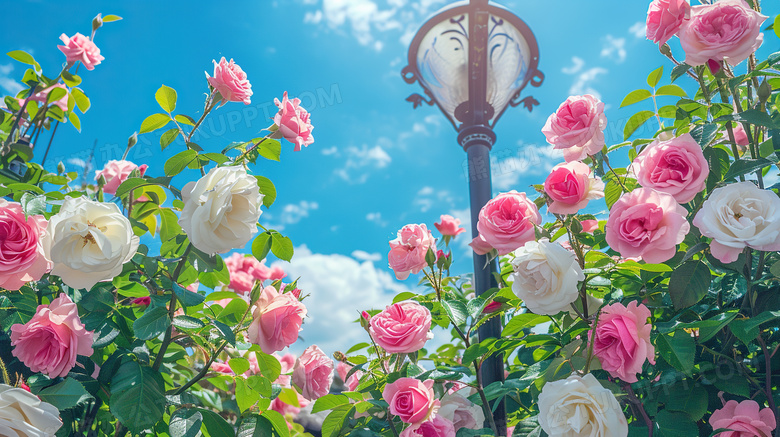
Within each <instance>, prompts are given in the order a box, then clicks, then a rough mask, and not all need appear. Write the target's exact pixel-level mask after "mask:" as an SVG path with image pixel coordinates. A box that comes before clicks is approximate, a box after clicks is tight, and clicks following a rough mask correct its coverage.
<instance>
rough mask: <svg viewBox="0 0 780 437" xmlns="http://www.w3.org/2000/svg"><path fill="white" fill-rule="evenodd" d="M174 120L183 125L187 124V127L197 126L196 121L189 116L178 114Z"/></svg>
mask: <svg viewBox="0 0 780 437" xmlns="http://www.w3.org/2000/svg"><path fill="white" fill-rule="evenodd" d="M173 119H174V120H176V121H178V122H179V123H181V124H186V125H187V126H195V120H193V119H192V117H190V116H189V115H184V114H177V115H176V116H175V117H173Z"/></svg>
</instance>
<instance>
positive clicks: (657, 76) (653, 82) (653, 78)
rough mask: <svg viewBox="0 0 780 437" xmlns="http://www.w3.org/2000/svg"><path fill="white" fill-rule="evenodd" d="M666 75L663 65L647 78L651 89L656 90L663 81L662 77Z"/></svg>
mask: <svg viewBox="0 0 780 437" xmlns="http://www.w3.org/2000/svg"><path fill="white" fill-rule="evenodd" d="M663 74H664V67H663V65H662V66H660V67H658V68H657V69H655V70H653V71H652V72H651V73H650V74H649V75H648V76H647V85H648V86H650V87H651V88H655V87H656V86H657V85H658V82H660V81H661V77H662V76H663Z"/></svg>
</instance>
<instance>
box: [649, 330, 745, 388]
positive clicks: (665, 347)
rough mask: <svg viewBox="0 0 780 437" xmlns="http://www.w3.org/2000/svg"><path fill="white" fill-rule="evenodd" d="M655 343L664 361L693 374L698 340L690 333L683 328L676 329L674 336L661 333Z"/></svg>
mask: <svg viewBox="0 0 780 437" xmlns="http://www.w3.org/2000/svg"><path fill="white" fill-rule="evenodd" d="M732 323H733V322H732ZM655 345H656V347H657V348H658V354H659V355H660V356H661V357H662V358H663V359H664V361H666V362H667V363H669V364H670V365H672V367H674V368H675V369H677V370H679V371H681V372H684V373H686V374H688V375H690V374H691V370H692V369H693V359H694V357H695V356H696V342H695V341H694V339H693V337H691V335H690V334H688V333H687V332H685V331H683V330H678V331H675V332H674V334H673V336H672V335H664V334H661V335H659V336H658V337H656V340H655Z"/></svg>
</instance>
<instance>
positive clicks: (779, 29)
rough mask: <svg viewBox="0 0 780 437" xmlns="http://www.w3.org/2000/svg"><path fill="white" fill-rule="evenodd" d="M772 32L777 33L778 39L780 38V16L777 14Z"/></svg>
mask: <svg viewBox="0 0 780 437" xmlns="http://www.w3.org/2000/svg"><path fill="white" fill-rule="evenodd" d="M772 30H774V31H775V35H777V37H778V38H780V14H777V16H776V17H775V21H774V23H773V24H772Z"/></svg>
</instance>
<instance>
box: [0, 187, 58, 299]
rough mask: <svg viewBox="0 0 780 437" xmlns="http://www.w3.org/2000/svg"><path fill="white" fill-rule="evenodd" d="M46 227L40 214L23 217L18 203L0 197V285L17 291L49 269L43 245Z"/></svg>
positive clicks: (49, 264)
mask: <svg viewBox="0 0 780 437" xmlns="http://www.w3.org/2000/svg"><path fill="white" fill-rule="evenodd" d="M47 227H48V223H47V222H46V219H45V218H44V217H43V216H41V215H30V216H27V217H26V216H25V213H24V210H23V209H22V205H21V204H19V203H16V202H9V201H7V200H5V199H3V198H1V197H0V288H4V289H6V290H18V289H20V288H21V287H22V285H24V284H26V283H28V282H30V281H37V280H39V279H41V277H43V275H44V274H45V273H46V272H48V271H49V270H51V262H50V261H49V260H48V259H46V255H45V254H44V250H43V245H42V240H43V238H44V236H45V235H46V228H47Z"/></svg>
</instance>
